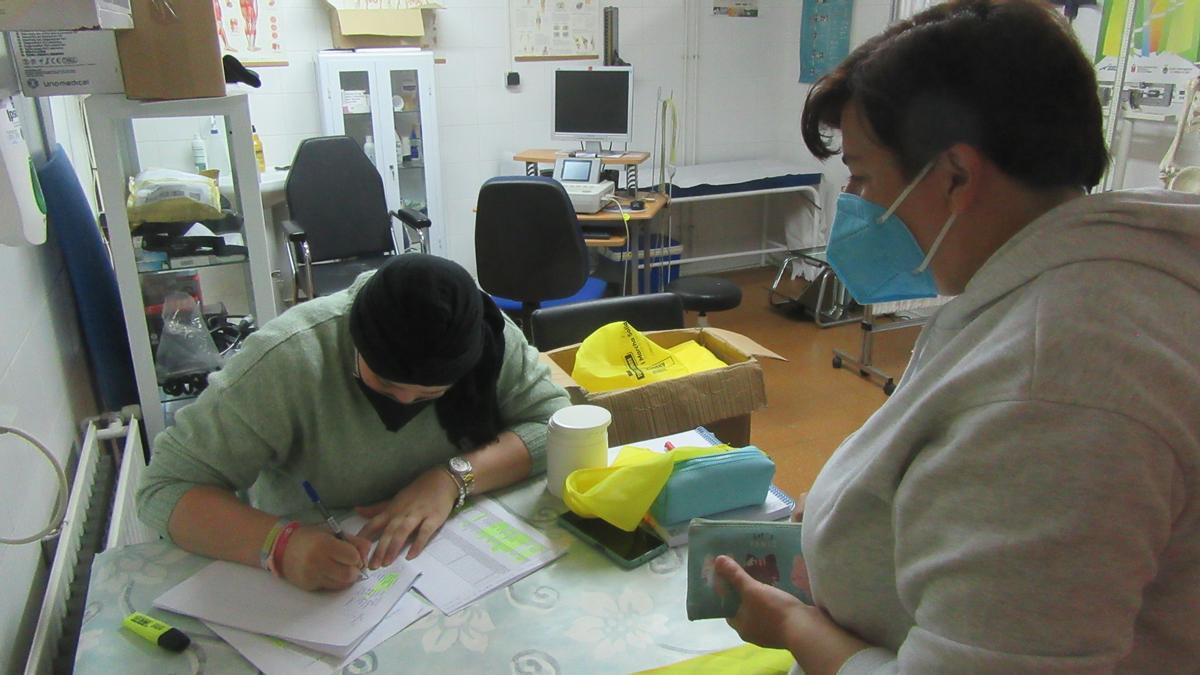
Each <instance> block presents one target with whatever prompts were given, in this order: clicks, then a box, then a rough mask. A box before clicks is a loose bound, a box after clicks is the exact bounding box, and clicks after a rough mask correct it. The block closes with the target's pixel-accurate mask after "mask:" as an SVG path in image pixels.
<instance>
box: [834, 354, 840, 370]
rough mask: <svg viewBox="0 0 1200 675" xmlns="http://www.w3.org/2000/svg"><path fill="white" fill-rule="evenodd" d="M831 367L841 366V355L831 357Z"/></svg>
mask: <svg viewBox="0 0 1200 675" xmlns="http://www.w3.org/2000/svg"><path fill="white" fill-rule="evenodd" d="M833 367H834V369H838V368H841V367H842V357H840V356H835V357H833Z"/></svg>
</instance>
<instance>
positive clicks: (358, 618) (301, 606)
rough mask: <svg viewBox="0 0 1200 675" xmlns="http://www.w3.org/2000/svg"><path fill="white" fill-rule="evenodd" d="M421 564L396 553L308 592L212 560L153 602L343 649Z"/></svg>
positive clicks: (379, 616)
mask: <svg viewBox="0 0 1200 675" xmlns="http://www.w3.org/2000/svg"><path fill="white" fill-rule="evenodd" d="M419 573H420V569H419V568H416V567H415V566H413V565H412V564H411V563H408V562H406V561H405V560H404V559H403V558H398V559H397V560H396V561H395V562H394V563H392V564H391V565H389V566H387V567H381V568H379V569H377V570H374V571H372V572H369V576H368V578H367V579H366V580H365V581H360V582H358V583H356V584H354V585H353V586H351V587H350V588H348V589H346V590H344V591H337V592H324V591H322V592H309V591H303V590H300V589H299V588H296V587H295V586H293V585H291V584H289V583H288V582H286V581H284V580H283V579H277V578H275V577H274V576H272V575H271V574H270V573H269V572H267V571H265V570H261V569H258V568H254V567H248V566H246V565H238V564H236V563H231V562H225V561H220V560H218V561H216V562H213V563H211V564H209V565H208V566H206V567H203V568H201V570H200V571H199V572H197V573H195V574H193V575H192V576H191V577H189V578H187V579H186V580H184V581H183V582H182V583H180V584H178V585H176V586H175V587H174V588H171V589H170V590H168V591H167V592H165V593H163V594H162V595H160V596H158V598H157V599H156V600H155V601H154V606H155V607H159V608H162V609H166V610H170V611H172V612H178V613H179V614H185V615H187V616H194V617H196V618H198V619H201V620H204V621H211V622H213V623H218V624H221V625H222V626H231V627H233V628H240V629H242V630H247V631H250V632H253V633H262V634H264V635H272V636H274V637H278V638H283V639H285V640H293V641H302V642H309V643H312V644H316V645H324V646H333V647H340V648H342V649H346V648H348V647H350V646H351V645H353V644H354V643H355V642H357V641H358V640H360V639H361V638H362V637H363V635H365V634H366V633H367V631H369V630H370V629H372V628H374V627H375V625H376V624H378V623H379V622H380V621H381V620H382V619H383V617H384V616H386V615H387V614H388V612H389V611H391V609H392V607H393V606H394V605H395V604H396V601H397V600H399V599H400V596H402V595H404V593H405V592H407V591H408V589H409V588H410V587H411V585H412V582H413V579H415V578H416V576H417V575H418V574H419Z"/></svg>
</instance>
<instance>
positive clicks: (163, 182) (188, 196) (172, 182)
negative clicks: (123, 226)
mask: <svg viewBox="0 0 1200 675" xmlns="http://www.w3.org/2000/svg"><path fill="white" fill-rule="evenodd" d="M126 208H127V210H128V212H129V225H130V226H131V227H134V226H137V225H140V224H142V223H144V222H146V221H153V222H160V223H173V222H195V221H198V220H210V219H219V218H221V217H222V213H221V192H220V190H218V189H217V181H215V180H213V179H211V178H209V177H207V176H201V175H200V174H197V173H187V172H186V171H174V170H172V169H146V170H145V171H143V172H141V173H139V174H138V175H137V176H136V177H134V178H130V179H129V200H128V202H127V203H126Z"/></svg>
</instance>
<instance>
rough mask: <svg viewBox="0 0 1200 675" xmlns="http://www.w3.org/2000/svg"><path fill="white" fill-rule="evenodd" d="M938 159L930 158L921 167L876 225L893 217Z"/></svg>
mask: <svg viewBox="0 0 1200 675" xmlns="http://www.w3.org/2000/svg"><path fill="white" fill-rule="evenodd" d="M936 161H937V158H934V159H931V160H929V163H928V164H926V165H925V168H923V169H921V171H920V172H919V173H917V177H916V178H914V179H912V182H911V183H909V184H908V187H906V188H904V191H903V192H901V193H900V196H899V197H896V201H894V202H892V206H891V207H890V208H889V209H888V210H887V211H885V212H884V214H883V215H882V216H880V217H879V220H877V221H875V224H876V225H878V224H880V223H882V222H883V221H885V220H887V219H888V218H891V217H892V214H893V213H895V212H896V209H898V208H900V205H901V204H903V203H904V200H905V198H907V197H908V193H910V192H912V191H913V190H914V189H916V187H917V184H919V183H920V182H921V179H922V178H924V177H925V175H926V174H928V173H929V170H930V169H932V168H933V163H934V162H936Z"/></svg>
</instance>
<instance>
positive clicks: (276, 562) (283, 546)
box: [267, 520, 300, 579]
mask: <svg viewBox="0 0 1200 675" xmlns="http://www.w3.org/2000/svg"><path fill="white" fill-rule="evenodd" d="M299 528H300V522H299V521H296V520H293V521H292V522H290V523H288V524H287V525H284V526H283V529H281V530H280V531H279V536H277V537H276V538H275V543H274V544H273V545H272V547H271V555H270V556H268V558H267V569H268V570H270V571H271V574H274V575H275V576H277V577H279V578H280V579H282V578H283V552H284V551H285V550H287V545H288V540H289V539H291V538H292V533H293V532H295V531H296V530H298V529H299Z"/></svg>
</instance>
